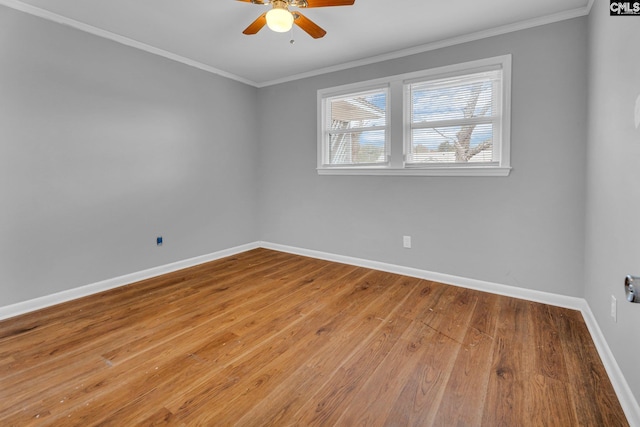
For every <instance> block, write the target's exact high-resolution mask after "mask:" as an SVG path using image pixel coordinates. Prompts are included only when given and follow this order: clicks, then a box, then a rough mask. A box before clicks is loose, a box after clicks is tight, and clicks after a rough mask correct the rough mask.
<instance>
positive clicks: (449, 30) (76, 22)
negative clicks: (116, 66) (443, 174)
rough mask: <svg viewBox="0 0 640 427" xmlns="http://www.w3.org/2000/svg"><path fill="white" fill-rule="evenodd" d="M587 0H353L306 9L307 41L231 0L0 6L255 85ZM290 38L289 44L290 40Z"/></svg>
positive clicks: (68, 0)
mask: <svg viewBox="0 0 640 427" xmlns="http://www.w3.org/2000/svg"><path fill="white" fill-rule="evenodd" d="M592 3H593V0H356V1H355V4H354V5H353V6H341V7H330V8H311V9H304V10H302V12H303V13H304V14H305V16H306V17H307V18H309V19H311V20H313V21H314V22H316V23H317V24H318V25H320V26H321V27H323V28H324V29H325V30H326V31H327V35H326V36H325V37H324V38H322V39H317V40H315V39H312V38H311V37H309V36H308V35H307V34H306V33H304V32H303V31H302V30H300V29H299V28H297V27H294V30H293V33H292V34H291V33H274V32H272V31H270V30H269V29H268V28H266V27H265V28H263V29H262V30H261V31H260V32H259V33H258V34H257V35H254V36H245V35H243V34H242V30H244V28H246V27H247V26H248V25H249V24H250V23H251V22H252V21H253V20H254V19H256V18H257V17H258V16H259V15H260V14H261V13H262V12H264V11H266V10H268V6H263V5H254V4H251V3H244V2H240V1H235V0H0V4H3V5H6V6H9V7H12V8H14V9H18V10H22V11H25V12H28V13H32V14H34V15H37V16H41V17H44V18H46V19H50V20H53V21H56V22H60V23H64V24H67V25H71V26H74V27H76V28H80V29H82V30H85V31H88V32H91V33H94V34H98V35H100V36H103V37H107V38H110V39H113V40H116V41H119V42H121V43H125V44H128V45H132V46H135V47H138V48H141V49H144V50H147V51H151V52H154V53H157V54H160V55H163V56H166V57H169V58H172V59H176V60H178V61H181V62H185V63H187V64H190V65H193V66H196V67H199V68H202V69H205V70H209V71H212V72H214V73H217V74H221V75H224V76H227V77H230V78H233V79H236V80H239V81H242V82H245V83H248V84H252V85H255V86H258V87H261V86H267V85H270V84H273V83H278V82H282V81H287V80H291V79H294V78H298V77H302V76H307V75H313V74H317V73H318V72H319V71H328V70H334V69H341V68H347V67H349V66H353V65H357V64H363V63H370V62H374V61H377V60H381V59H386V58H392V57H399V56H403V55H406V54H410V53H416V52H420V51H426V50H429V49H432V48H436V47H441V46H446V45H450V44H454V43H458V42H462V41H467V40H473V39H477V38H481V37H485V36H490V35H494V34H501V33H506V32H509V31H512V30H516V29H521V28H528V27H532V26H535V25H540V24H544V23H548V22H555V21H559V20H563V19H568V18H573V17H577V16H583V15H586V14H587V13H588V11H589V9H590V8H591V4H592ZM292 38H293V39H295V43H294V44H291V43H290V42H289V41H290V40H291V39H292Z"/></svg>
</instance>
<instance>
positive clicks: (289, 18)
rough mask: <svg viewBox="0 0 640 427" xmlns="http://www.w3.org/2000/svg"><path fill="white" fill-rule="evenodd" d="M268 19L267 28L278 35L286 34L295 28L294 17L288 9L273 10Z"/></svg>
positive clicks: (268, 14) (268, 13)
mask: <svg viewBox="0 0 640 427" xmlns="http://www.w3.org/2000/svg"><path fill="white" fill-rule="evenodd" d="M266 18H267V27H269V29H270V30H272V31H275V32H277V33H286V32H287V31H289V30H290V29H291V27H293V15H292V14H291V12H289V11H288V10H286V9H271V10H270V11H269V12H267V16H266Z"/></svg>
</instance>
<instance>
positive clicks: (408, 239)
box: [402, 236, 411, 249]
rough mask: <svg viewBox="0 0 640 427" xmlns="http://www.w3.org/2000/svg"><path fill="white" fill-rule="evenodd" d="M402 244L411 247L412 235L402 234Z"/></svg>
mask: <svg viewBox="0 0 640 427" xmlns="http://www.w3.org/2000/svg"><path fill="white" fill-rule="evenodd" d="M402 246H403V247H405V248H407V249H411V236H402Z"/></svg>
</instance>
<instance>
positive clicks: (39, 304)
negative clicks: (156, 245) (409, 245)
mask: <svg viewBox="0 0 640 427" xmlns="http://www.w3.org/2000/svg"><path fill="white" fill-rule="evenodd" d="M259 247H262V248H265V249H272V250H275V251H280V252H287V253H291V254H296V255H302V256H308V257H311V258H317V259H323V260H327V261H333V262H339V263H343V264H350V265H356V266H359V267H365V268H371V269H374V270H380V271H387V272H389V273H395V274H402V275H404V276H411V277H417V278H420V279H426V280H432V281H435V282H440V283H445V284H450V285H455V286H460V287H464V288H468V289H475V290H479V291H483V292H490V293H493V294H498V295H504V296H508V297H512V298H519V299H524V300H528V301H535V302H540V303H544V304H549V305H554V306H558V307H565V308H570V309H574V310H579V311H580V312H582V316H583V318H584V320H585V323H586V325H587V328H588V329H589V332H590V333H591V337H592V339H593V342H594V344H595V346H596V349H597V350H598V353H599V355H600V358H601V359H602V363H603V364H604V367H605V369H606V371H607V374H608V375H609V379H610V380H611V383H612V384H613V388H614V389H615V391H616V394H617V395H618V400H619V401H620V405H622V409H623V410H624V413H625V415H626V416H627V420H628V421H629V424H630V425H631V426H632V427H640V405H639V404H638V401H636V399H635V397H634V395H633V393H632V391H631V388H630V387H629V384H628V383H627V381H626V379H625V378H624V375H623V373H622V370H621V369H620V367H619V366H618V363H617V362H616V360H615V357H614V356H613V353H612V352H611V349H610V348H609V345H608V344H607V341H606V339H605V337H604V335H603V334H602V331H601V330H600V327H599V326H598V322H597V321H596V319H595V317H594V316H593V313H592V311H591V308H590V307H589V304H588V303H587V301H586V300H584V299H583V298H576V297H569V296H566V295H557V294H553V293H549V292H542V291H536V290H532V289H523V288H518V287H515V286H508V285H502V284H498V283H492V282H486V281H482V280H476V279H469V278H466V277H459V276H453V275H450V274H443V273H436V272H432V271H427V270H420V269H417V268H412V267H404V266H400V265H395V264H387V263H384V262H378V261H371V260H366V259H362V258H354V257H349V256H344V255H336V254H332V253H328V252H321V251H316V250H311V249H302V248H297V247H293V246H287V245H280V244H277V243H270V242H253V243H248V244H245V245H241V246H236V247H233V248H230V249H225V250H221V251H218V252H214V253H211V254H208V255H202V256H198V257H194V258H190V259H186V260H183V261H177V262H174V263H171V264H166V265H163V266H159V267H154V268H150V269H148V270H143V271H140V272H136V273H132V274H127V275H124V276H120V277H116V278H113V279H109V280H104V281H101V282H97V283H93V284H90V285H86V286H82V287H79V288H75V289H70V290H67V291H63V292H58V293H55V294H52V295H46V296H43V297H39V298H35V299H32V300H28V301H24V302H20V303H17V304H13V305H9V306H5V307H0V320H2V319H7V318H10V317H14V316H18V315H20V314H24V313H28V312H31V311H35V310H39V309H42V308H46V307H50V306H52V305H55V304H60V303H62V302H67V301H71V300H73V299H77V298H81V297H84V296H88V295H92V294H96V293H98V292H102V291H106V290H109V289H113V288H117V287H120V286H125V285H129V284H131V283H135V282H139V281H140V280H144V279H148V278H151V277H156V276H160V275H162V274H167V273H170V272H173V271H177V270H181V269H184V268H188V267H193V266H196V265H199V264H203V263H206V262H209V261H214V260H216V259H220V258H224V257H227V256H231V255H235V254H238V253H241V252H245V251H248V250H251V249H256V248H259Z"/></svg>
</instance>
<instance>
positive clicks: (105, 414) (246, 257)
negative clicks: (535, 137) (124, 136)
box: [0, 249, 628, 427]
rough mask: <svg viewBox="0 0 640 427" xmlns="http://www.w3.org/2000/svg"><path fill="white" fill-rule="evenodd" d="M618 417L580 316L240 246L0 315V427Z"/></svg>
mask: <svg viewBox="0 0 640 427" xmlns="http://www.w3.org/2000/svg"><path fill="white" fill-rule="evenodd" d="M158 424H168V425H207V426H208V425H215V426H218V425H220V426H224V425H242V426H259V425H260V426H262V425H272V426H289V425H299V426H311V425H323V426H332V425H339V426H354V425H371V426H374V425H376V426H377V425H380V426H382V425H386V426H430V425H442V426H453V425H461V426H476V425H487V426H543V425H544V426H563V427H564V426H572V425H589V426H625V425H628V424H627V421H626V419H625V417H624V414H623V412H622V409H621V407H620V404H619V402H618V400H617V398H616V395H615V393H614V391H613V388H612V386H611V384H610V382H609V379H608V377H607V375H606V373H605V370H604V368H603V366H602V363H601V361H600V358H599V356H598V354H597V352H596V349H595V347H594V345H593V342H592V340H591V338H590V336H589V333H588V331H587V328H586V326H585V323H584V321H583V319H582V316H581V314H580V313H579V312H576V311H572V310H567V309H562V308H557V307H551V306H547V305H543V304H537V303H532V302H527V301H523V300H517V299H512V298H507V297H502V296H497V295H492V294H488V293H482V292H477V291H472V290H467V289H463V288H458V287H454V286H447V285H443V284H439V283H434V282H429V281H425V280H420V279H415V278H410V277H404V276H398V275H394V274H390V273H384V272H380V271H374V270H368V269H364V268H360V267H354V266H349V265H343V264H336V263H331V262H326V261H321V260H315V259H310V258H304V257H300V256H295V255H290V254H284V253H280V252H275V251H270V250H266V249H257V250H253V251H249V252H245V253H243V254H239V255H236V256H233V257H229V258H225V259H222V260H219V261H215V262H211V263H208V264H204V265H201V266H198V267H194V268H191V269H187V270H182V271H179V272H175V273H172V274H168V275H166V276H162V277H159V278H155V279H150V280H146V281H143V282H140V283H136V284H134V285H130V286H126V287H123V288H118V289H115V290H112V291H108V292H104V293H101V294H98V295H94V296H90V297H87V298H83V299H80V300H76V301H72V302H69V303H65V304H62V305H59V306H55V307H51V308H48V309H45V310H41V311H39V312H35V313H30V314H27V315H23V316H20V317H16V318H13V319H9V320H6V321H4V322H0V425H2V426H14V425H15V426H26V425H56V426H61V425H78V426H89V425H104V426H108V425H113V426H131V425H158Z"/></svg>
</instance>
